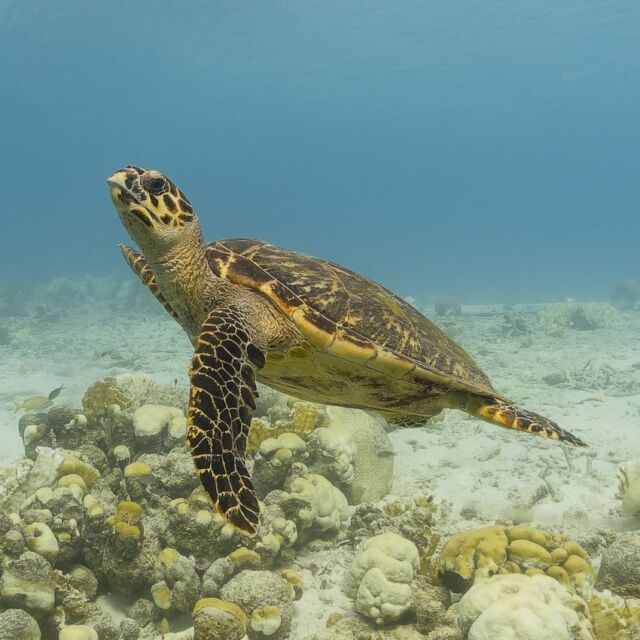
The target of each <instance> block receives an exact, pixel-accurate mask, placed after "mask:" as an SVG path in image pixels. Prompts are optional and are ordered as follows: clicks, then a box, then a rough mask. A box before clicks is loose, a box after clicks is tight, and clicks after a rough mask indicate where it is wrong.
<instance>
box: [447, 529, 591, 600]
mask: <svg viewBox="0 0 640 640" xmlns="http://www.w3.org/2000/svg"><path fill="white" fill-rule="evenodd" d="M438 569H439V573H440V575H441V577H442V579H443V580H444V581H445V583H447V584H448V586H449V587H450V588H452V589H454V590H463V589H464V588H466V587H468V586H469V583H470V582H471V583H472V582H473V581H474V580H475V578H476V577H479V576H480V577H482V576H490V575H493V574H494V573H501V574H505V573H525V574H527V575H539V574H545V573H546V575H548V576H550V577H552V578H554V579H555V580H557V581H558V582H560V583H561V584H563V585H565V586H567V587H568V588H569V589H570V590H572V591H575V592H577V593H578V594H579V595H581V596H582V597H584V598H587V599H588V598H589V597H590V595H591V589H592V586H593V582H594V578H595V575H594V572H593V568H592V566H591V563H590V561H589V556H588V554H587V552H586V551H585V550H584V549H583V548H582V547H581V546H580V545H578V544H577V543H575V542H573V541H571V540H567V539H566V538H564V537H563V536H561V535H551V534H549V533H547V532H545V531H541V530H539V529H535V528H533V527H526V526H517V527H505V526H494V527H485V528H482V529H475V530H472V531H464V532H462V533H459V534H457V535H455V536H453V537H452V538H451V539H450V540H449V541H448V542H447V543H446V544H445V546H444V547H443V549H442V551H441V552H440V557H439V560H438ZM456 576H458V579H456ZM460 578H461V579H462V580H463V581H464V582H465V583H466V584H460V580H459V579H460Z"/></svg>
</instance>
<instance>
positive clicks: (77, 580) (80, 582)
mask: <svg viewBox="0 0 640 640" xmlns="http://www.w3.org/2000/svg"><path fill="white" fill-rule="evenodd" d="M69 581H70V582H71V584H72V585H73V586H74V587H75V588H76V589H80V590H81V591H84V593H85V595H86V596H87V599H89V600H95V597H96V594H97V593H98V580H97V579H96V577H95V575H94V574H93V571H91V569H89V567H85V566H84V565H82V564H77V565H75V566H73V567H71V569H70V570H69Z"/></svg>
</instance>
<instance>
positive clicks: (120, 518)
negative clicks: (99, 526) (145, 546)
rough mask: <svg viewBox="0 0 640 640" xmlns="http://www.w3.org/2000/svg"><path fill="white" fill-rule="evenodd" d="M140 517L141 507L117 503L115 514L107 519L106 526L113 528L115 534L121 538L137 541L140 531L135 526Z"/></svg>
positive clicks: (129, 503)
mask: <svg viewBox="0 0 640 640" xmlns="http://www.w3.org/2000/svg"><path fill="white" fill-rule="evenodd" d="M141 516H142V507H141V506H140V505H139V504H136V503H135V502H127V501H123V502H120V503H118V506H117V507H116V512H115V514H114V515H112V516H109V517H108V518H107V524H108V525H109V526H110V527H113V529H114V531H115V532H116V534H117V535H118V536H119V537H121V538H136V539H139V538H140V537H141V535H142V531H141V530H140V527H138V526H137V525H138V524H139V522H140V518H141Z"/></svg>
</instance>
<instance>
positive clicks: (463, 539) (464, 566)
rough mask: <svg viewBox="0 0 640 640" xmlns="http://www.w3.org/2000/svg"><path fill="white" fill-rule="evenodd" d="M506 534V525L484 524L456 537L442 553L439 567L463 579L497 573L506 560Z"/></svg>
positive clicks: (447, 544)
mask: <svg viewBox="0 0 640 640" xmlns="http://www.w3.org/2000/svg"><path fill="white" fill-rule="evenodd" d="M507 544H508V539H507V534H506V531H505V528H504V527H483V528H482V529H476V530H474V531H464V532H462V533H458V534H457V535H455V536H453V537H452V538H451V539H450V540H449V541H448V542H447V543H446V544H445V546H444V548H443V549H442V551H441V552H440V558H439V560H438V568H439V570H440V572H441V573H445V572H450V573H453V574H456V575H458V576H460V577H461V578H462V579H463V580H465V581H466V580H471V581H473V579H474V578H475V577H476V576H490V575H493V574H494V573H498V570H499V569H500V567H501V566H502V565H503V564H504V563H505V562H506V560H507Z"/></svg>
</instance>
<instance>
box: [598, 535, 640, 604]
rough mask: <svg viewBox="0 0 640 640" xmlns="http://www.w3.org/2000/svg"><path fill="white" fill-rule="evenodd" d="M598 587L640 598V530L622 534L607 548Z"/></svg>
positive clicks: (603, 557)
mask: <svg viewBox="0 0 640 640" xmlns="http://www.w3.org/2000/svg"><path fill="white" fill-rule="evenodd" d="M596 588H597V589H598V590H602V589H609V590H610V591H613V593H617V594H618V595H621V596H626V597H632V598H640V531H629V532H627V533H622V534H620V535H619V536H618V537H617V538H616V539H615V540H614V541H613V542H612V543H611V545H609V547H607V549H605V551H604V554H603V556H602V562H601V564H600V573H599V574H598V579H597V582H596Z"/></svg>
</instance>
